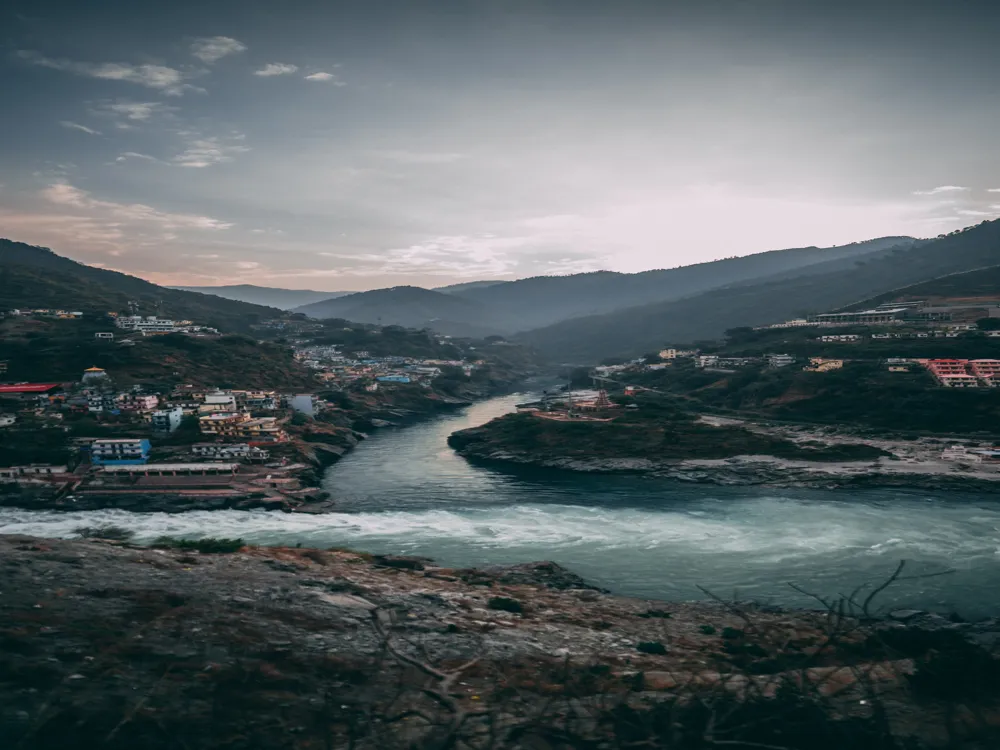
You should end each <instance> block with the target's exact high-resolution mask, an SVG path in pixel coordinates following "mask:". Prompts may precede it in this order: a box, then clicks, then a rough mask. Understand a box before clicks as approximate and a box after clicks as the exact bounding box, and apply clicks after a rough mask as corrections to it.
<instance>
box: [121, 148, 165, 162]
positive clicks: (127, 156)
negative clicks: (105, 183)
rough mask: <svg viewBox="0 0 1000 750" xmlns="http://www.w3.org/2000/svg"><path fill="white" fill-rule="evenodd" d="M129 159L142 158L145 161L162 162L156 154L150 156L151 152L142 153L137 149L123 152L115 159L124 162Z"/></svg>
mask: <svg viewBox="0 0 1000 750" xmlns="http://www.w3.org/2000/svg"><path fill="white" fill-rule="evenodd" d="M129 159H142V160H143V161H153V162H157V163H159V164H162V162H161V161H160V160H159V159H157V158H156V157H155V156H150V155H149V154H140V153H138V152H137V151H126V152H125V153H123V154H121V155H120V156H119V157H118V158H117V159H115V161H117V162H124V161H128V160H129Z"/></svg>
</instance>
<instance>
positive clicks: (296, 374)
mask: <svg viewBox="0 0 1000 750" xmlns="http://www.w3.org/2000/svg"><path fill="white" fill-rule="evenodd" d="M102 325H103V324H100V323H97V322H96V321H92V320H87V319H84V320H58V321H56V320H18V319H13V320H4V321H0V361H4V360H5V361H6V362H7V363H8V371H7V373H6V374H5V375H4V376H3V379H4V380H7V381H10V382H19V381H35V382H53V383H55V382H68V381H76V380H79V379H80V376H81V375H82V373H83V371H84V370H85V369H86V368H88V367H101V368H103V369H105V370H107V371H108V374H109V375H110V376H111V377H112V378H114V380H115V382H116V383H117V384H118V385H120V386H125V387H127V386H130V385H133V384H137V383H150V384H152V383H158V384H177V383H192V384H194V385H204V386H219V387H231V388H277V389H280V390H298V389H302V388H309V387H312V386H314V385H315V381H314V379H313V375H312V373H311V372H310V371H309V370H308V369H306V368H305V367H303V366H302V365H301V364H299V363H298V362H297V361H296V360H295V359H294V358H293V357H292V350H291V349H289V348H287V347H284V346H279V345H277V344H271V343H258V342H257V341H255V340H254V339H250V338H247V337H246V336H219V337H208V338H194V337H191V336H185V335H182V334H168V335H163V336H149V337H146V338H142V339H139V340H138V341H137V342H136V344H135V345H134V346H129V347H123V346H119V345H117V344H113V343H106V342H102V341H97V340H95V339H94V332H95V331H97V330H106V326H104V327H103V328H102V327H101V326H102Z"/></svg>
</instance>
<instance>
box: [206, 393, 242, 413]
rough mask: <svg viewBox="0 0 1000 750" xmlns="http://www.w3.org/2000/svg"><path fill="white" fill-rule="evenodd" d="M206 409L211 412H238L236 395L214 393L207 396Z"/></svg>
mask: <svg viewBox="0 0 1000 750" xmlns="http://www.w3.org/2000/svg"><path fill="white" fill-rule="evenodd" d="M204 403H205V407H206V408H208V407H211V411H236V409H237V406H236V394H234V393H233V392H232V391H212V392H211V393H206V394H205V401H204Z"/></svg>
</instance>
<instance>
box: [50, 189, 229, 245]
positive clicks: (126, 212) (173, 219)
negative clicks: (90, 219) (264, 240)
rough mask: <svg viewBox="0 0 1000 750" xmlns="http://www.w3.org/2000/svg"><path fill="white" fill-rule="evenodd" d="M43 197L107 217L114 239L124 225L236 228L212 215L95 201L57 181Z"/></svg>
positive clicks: (86, 194) (204, 228)
mask: <svg viewBox="0 0 1000 750" xmlns="http://www.w3.org/2000/svg"><path fill="white" fill-rule="evenodd" d="M42 197H43V198H45V199H46V200H48V201H49V202H50V203H54V204H56V205H59V206H65V207H69V208H78V209H84V210H86V211H88V212H90V213H91V214H97V215H98V216H100V217H104V218H105V219H107V220H109V221H110V222H111V223H110V224H109V225H108V226H109V227H110V228H111V229H112V230H113V231H112V233H111V236H116V237H117V236H121V232H120V229H119V228H120V226H121V223H122V222H134V223H138V224H153V225H156V226H157V227H159V228H161V229H165V230H173V229H195V230H207V231H218V230H222V229H229V228H230V227H232V226H233V225H232V224H230V223H228V222H224V221H219V220H218V219H212V218H210V217H208V216H196V215H193V214H173V213H167V212H165V211H159V210H157V209H155V208H153V207H152V206H147V205H145V204H143V203H115V202H113V201H102V200H98V199H96V198H92V197H91V196H90V193H88V192H86V191H85V190H80V189H79V188H77V187H74V186H73V185H70V184H69V183H66V182H57V183H53V184H52V185H49V186H48V187H47V188H45V189H44V190H42Z"/></svg>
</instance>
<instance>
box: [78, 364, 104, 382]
mask: <svg viewBox="0 0 1000 750" xmlns="http://www.w3.org/2000/svg"><path fill="white" fill-rule="evenodd" d="M107 378H108V373H106V372H105V371H104V370H102V369H101V368H100V367H88V368H87V369H86V370H84V371H83V377H82V378H80V382H81V383H100V382H102V381H105V380H107Z"/></svg>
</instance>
